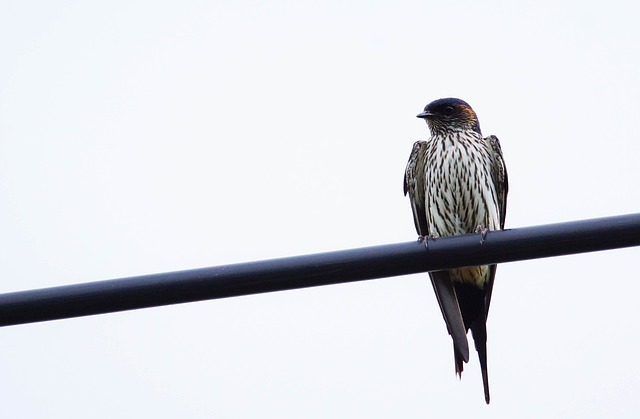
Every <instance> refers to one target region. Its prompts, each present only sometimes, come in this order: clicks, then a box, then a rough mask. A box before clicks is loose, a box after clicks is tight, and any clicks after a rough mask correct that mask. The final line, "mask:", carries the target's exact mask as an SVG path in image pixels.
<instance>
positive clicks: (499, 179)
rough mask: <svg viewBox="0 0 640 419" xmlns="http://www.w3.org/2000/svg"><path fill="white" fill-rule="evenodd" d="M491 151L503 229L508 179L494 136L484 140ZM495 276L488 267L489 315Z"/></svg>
mask: <svg viewBox="0 0 640 419" xmlns="http://www.w3.org/2000/svg"><path fill="white" fill-rule="evenodd" d="M485 140H486V141H487V143H488V144H489V147H490V149H491V151H492V157H493V159H492V162H493V164H492V166H491V177H492V180H493V184H494V185H495V187H496V193H497V194H498V199H497V201H498V210H499V214H500V228H501V229H504V220H505V218H506V216H507V193H508V192H509V178H508V176H507V166H506V165H505V163H504V157H503V156H502V148H501V147H500V141H499V140H498V137H496V136H495V135H490V136H488V137H487V138H485ZM495 276H496V265H490V266H489V281H488V282H487V284H486V292H487V293H486V297H485V307H486V311H487V314H489V304H490V302H491V292H492V291H493V280H494V278H495Z"/></svg>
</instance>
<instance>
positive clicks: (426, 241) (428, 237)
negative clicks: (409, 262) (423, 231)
mask: <svg viewBox="0 0 640 419" xmlns="http://www.w3.org/2000/svg"><path fill="white" fill-rule="evenodd" d="M429 240H435V237H433V236H432V235H431V234H428V235H426V236H418V243H423V242H424V245H425V246H426V247H427V249H428V248H429Z"/></svg>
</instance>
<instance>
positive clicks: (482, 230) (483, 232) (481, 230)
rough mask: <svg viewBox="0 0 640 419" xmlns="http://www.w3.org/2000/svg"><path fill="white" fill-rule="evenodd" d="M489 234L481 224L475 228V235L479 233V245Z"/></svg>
mask: <svg viewBox="0 0 640 419" xmlns="http://www.w3.org/2000/svg"><path fill="white" fill-rule="evenodd" d="M488 232H489V229H488V228H485V227H484V226H483V225H482V224H478V226H477V227H476V233H480V235H481V238H480V244H482V243H484V239H486V238H487V233H488Z"/></svg>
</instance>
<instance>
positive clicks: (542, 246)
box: [0, 214, 640, 326]
mask: <svg viewBox="0 0 640 419" xmlns="http://www.w3.org/2000/svg"><path fill="white" fill-rule="evenodd" d="M639 245H640V214H629V215H621V216H615V217H605V218H596V219H590V220H582V221H571V222H565V223H558V224H548V225H542V226H535V227H524V228H516V229H511V230H504V231H492V232H489V233H488V234H487V236H486V238H485V240H484V242H482V243H481V236H480V234H468V235H465V236H456V237H446V238H439V239H436V240H428V242H427V244H426V245H425V243H424V242H422V243H418V242H417V241H412V242H408V243H397V244H387V245H381V246H372V247H363V248H359V249H350V250H340V251H335V252H328V253H318V254H313V255H306V256H294V257H287V258H281V259H271V260H264V261H258V262H248V263H238V264H233V265H224V266H215V267H211V268H200V269H191V270H186V271H178V272H167V273H160V274H152V275H143V276H136V277H130V278H120V279H112V280H106V281H97V282H88V283H84V284H74V285H65V286H59V287H53V288H43V289H37V290H30V291H19V292H12V293H6V294H0V326H10V325H17V324H23V323H33V322H41V321H48V320H57V319H64V318H70V317H80V316H89V315H94V314H103V313H111V312H117V311H124V310H134V309H140V308H147V307H156V306H163V305H169V304H179V303H188V302H194V301H202V300H209V299H215V298H225V297H234V296H240V295H249V294H257V293H263V292H272V291H283V290H290V289H297V288H306V287H314V286H320V285H330V284H339V283H343V282H354V281H362V280H366V279H375V278H383V277H390V276H398V275H407V274H414V273H418V272H427V271H435V270H441V269H450V268H456V267H462V266H474V265H484V264H490V263H501V262H513V261H517V260H527V259H536V258H544V257H551V256H561V255H569V254H575V253H585V252H593V251H598V250H607V249H616V248H623V247H630V246H639Z"/></svg>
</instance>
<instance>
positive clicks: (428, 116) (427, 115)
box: [416, 111, 433, 119]
mask: <svg viewBox="0 0 640 419" xmlns="http://www.w3.org/2000/svg"><path fill="white" fill-rule="evenodd" d="M432 116H433V114H432V113H431V112H429V111H424V112H421V113H419V114H417V115H416V118H423V119H427V118H430V117H432Z"/></svg>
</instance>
